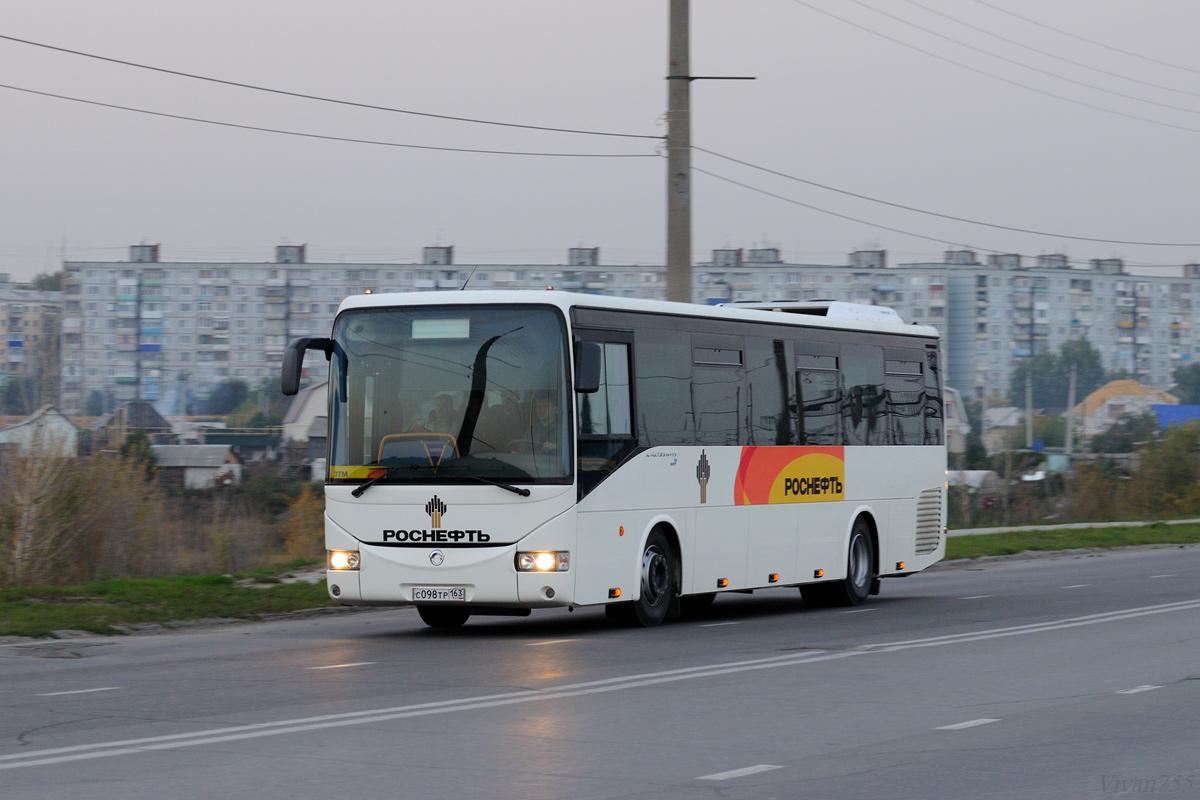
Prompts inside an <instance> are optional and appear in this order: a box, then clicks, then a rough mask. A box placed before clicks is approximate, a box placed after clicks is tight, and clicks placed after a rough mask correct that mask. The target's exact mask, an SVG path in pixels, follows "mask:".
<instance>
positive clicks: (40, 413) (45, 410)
mask: <svg viewBox="0 0 1200 800" xmlns="http://www.w3.org/2000/svg"><path fill="white" fill-rule="evenodd" d="M43 417H58V418H59V419H62V420H64V421H65V422H66V423H67V424H68V425H70V426H71V427H72V428H75V429H76V430H78V429H79V426H78V425H76V424H75V423H74V422H72V421H71V418H70V417H68V416H67V415H66V414H63V413H62V412H61V411H59V410H58V409H57V408H55V407H54V406H50V405H45V406H42V407H41V408H39V409H38V410H37V411H35V412H33V413H32V414H30V415H29V416H28V417H25V418H24V419H22V420H21V421H20V422H17V423H14V424H12V425H9V426H8V427H6V428H4V430H12V429H14V428H20V427H22V426H25V425H32V424H33V423H35V422H37V421H38V420H39V419H42V418H43Z"/></svg>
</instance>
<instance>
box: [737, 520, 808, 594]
mask: <svg viewBox="0 0 1200 800" xmlns="http://www.w3.org/2000/svg"><path fill="white" fill-rule="evenodd" d="M796 505H797V504H794V503H784V504H777V505H759V506H749V507H747V508H746V516H747V517H748V521H749V524H750V530H749V536H748V539H749V553H748V556H747V563H746V580H747V582H748V584H749V585H750V586H767V585H769V584H770V583H771V580H770V576H771V575H774V574H778V575H779V580H778V583H779V584H780V585H786V584H789V583H798V582H800V581H801V580H804V577H803V575H799V576H798V575H797V573H796V552H797V546H796V545H797V541H796V540H797V536H798V534H799V521H800V514H798V513H797V508H796ZM730 583H732V581H730Z"/></svg>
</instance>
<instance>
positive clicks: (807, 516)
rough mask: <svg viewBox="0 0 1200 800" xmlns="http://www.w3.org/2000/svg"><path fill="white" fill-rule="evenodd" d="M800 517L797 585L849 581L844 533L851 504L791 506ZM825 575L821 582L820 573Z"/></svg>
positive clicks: (802, 504)
mask: <svg viewBox="0 0 1200 800" xmlns="http://www.w3.org/2000/svg"><path fill="white" fill-rule="evenodd" d="M791 508H792V509H794V512H795V513H796V514H797V516H798V517H799V532H798V534H797V548H796V551H797V552H796V580H795V581H794V582H795V583H811V582H813V581H817V580H832V579H833V578H837V577H845V576H844V574H843V573H844V572H845V571H846V554H845V552H843V547H844V539H845V537H844V536H843V533H844V532H845V530H846V515H847V514H849V513H850V511H851V510H852V507H851V505H850V504H849V503H801V504H796V505H793V506H791ZM817 570H824V571H825V574H824V575H823V576H822V577H821V578H817V576H816V574H815V573H816V571H817Z"/></svg>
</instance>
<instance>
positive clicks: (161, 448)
mask: <svg viewBox="0 0 1200 800" xmlns="http://www.w3.org/2000/svg"><path fill="white" fill-rule="evenodd" d="M150 449H151V450H153V451H154V458H155V459H156V461H157V462H158V463H157V465H158V466H160V467H220V466H222V465H224V464H227V463H230V459H231V458H232V459H234V460H236V459H237V457H236V456H234V455H233V453H232V449H231V447H230V445H227V444H156V445H151V447H150Z"/></svg>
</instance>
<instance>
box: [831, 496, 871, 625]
mask: <svg viewBox="0 0 1200 800" xmlns="http://www.w3.org/2000/svg"><path fill="white" fill-rule="evenodd" d="M875 563H876V559H875V541H874V540H873V539H872V538H871V526H870V525H869V524H868V523H867V521H866V520H865V519H864V518H862V517H859V518H858V519H857V520H855V521H854V528H853V529H852V530H851V531H850V547H849V548H848V552H847V553H846V578H845V580H841V581H838V582H837V583H831V584H829V586H830V590H829V591H830V595H831V599H832V600H833V603H834V605H839V606H860V605H862V604H863V603H865V602H866V601H867V598H868V597H869V596H870V595H871V583H872V582H873V581H874V580H875V576H876V567H875Z"/></svg>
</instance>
